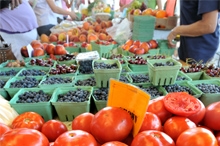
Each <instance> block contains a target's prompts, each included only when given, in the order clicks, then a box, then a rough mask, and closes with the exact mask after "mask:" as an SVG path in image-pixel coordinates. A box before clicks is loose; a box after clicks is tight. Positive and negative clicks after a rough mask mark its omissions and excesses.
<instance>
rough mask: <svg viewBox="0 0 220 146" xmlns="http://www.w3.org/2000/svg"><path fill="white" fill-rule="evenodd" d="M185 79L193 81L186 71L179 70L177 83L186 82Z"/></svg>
mask: <svg viewBox="0 0 220 146" xmlns="http://www.w3.org/2000/svg"><path fill="white" fill-rule="evenodd" d="M181 79H183V80H181ZM185 81H192V79H191V78H190V77H189V76H188V75H187V74H186V73H184V72H182V71H179V73H178V75H177V78H176V83H178V82H185Z"/></svg>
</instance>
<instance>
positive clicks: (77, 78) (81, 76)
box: [74, 74, 96, 86]
mask: <svg viewBox="0 0 220 146" xmlns="http://www.w3.org/2000/svg"><path fill="white" fill-rule="evenodd" d="M92 78H94V79H95V75H94V74H92V75H78V76H76V78H75V80H74V86H79V85H76V83H77V82H79V81H85V80H91V79H92ZM91 84H92V83H91ZM94 84H96V83H95V82H94ZM81 86H84V85H81Z"/></svg>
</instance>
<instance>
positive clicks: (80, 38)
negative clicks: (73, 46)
mask: <svg viewBox="0 0 220 146" xmlns="http://www.w3.org/2000/svg"><path fill="white" fill-rule="evenodd" d="M86 40H87V37H86V35H85V34H80V36H79V41H80V42H86Z"/></svg>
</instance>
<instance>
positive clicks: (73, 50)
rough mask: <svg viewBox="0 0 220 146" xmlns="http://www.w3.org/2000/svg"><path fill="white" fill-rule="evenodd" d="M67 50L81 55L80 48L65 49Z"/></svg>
mask: <svg viewBox="0 0 220 146" xmlns="http://www.w3.org/2000/svg"><path fill="white" fill-rule="evenodd" d="M65 49H66V50H67V52H69V53H70V54H71V53H79V52H80V47H79V46H77V47H65Z"/></svg>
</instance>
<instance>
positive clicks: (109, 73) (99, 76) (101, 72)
mask: <svg viewBox="0 0 220 146" xmlns="http://www.w3.org/2000/svg"><path fill="white" fill-rule="evenodd" d="M95 62H97V63H101V62H103V63H105V64H114V63H116V64H117V66H118V68H116V69H95V68H94V64H95ZM92 68H93V71H94V74H95V80H96V86H97V87H108V84H109V79H110V78H114V79H119V78H120V74H121V70H122V66H121V63H120V62H119V61H118V60H93V62H92Z"/></svg>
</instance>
